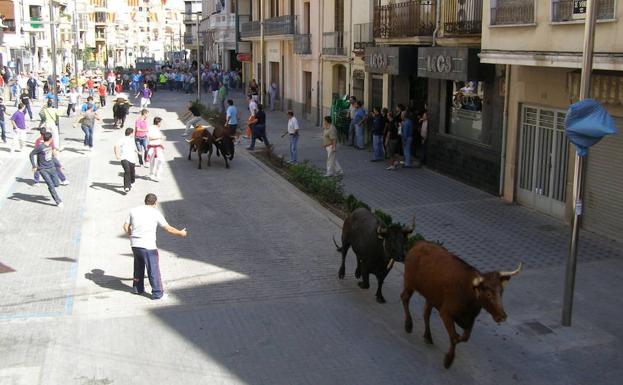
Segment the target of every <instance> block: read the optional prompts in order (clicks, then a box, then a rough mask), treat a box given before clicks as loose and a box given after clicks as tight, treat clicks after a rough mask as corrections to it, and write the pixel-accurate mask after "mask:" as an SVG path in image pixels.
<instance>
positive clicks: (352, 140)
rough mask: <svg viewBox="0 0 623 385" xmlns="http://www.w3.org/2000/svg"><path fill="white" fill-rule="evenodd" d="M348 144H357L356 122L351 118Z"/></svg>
mask: <svg viewBox="0 0 623 385" xmlns="http://www.w3.org/2000/svg"><path fill="white" fill-rule="evenodd" d="M348 145H349V146H354V145H355V123H354V122H353V121H352V120H351V121H350V124H349V125H348Z"/></svg>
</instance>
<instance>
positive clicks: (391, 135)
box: [385, 111, 401, 170]
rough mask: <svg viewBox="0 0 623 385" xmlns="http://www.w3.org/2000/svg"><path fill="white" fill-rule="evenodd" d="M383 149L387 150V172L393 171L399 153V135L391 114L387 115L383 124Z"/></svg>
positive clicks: (397, 162) (397, 163)
mask: <svg viewBox="0 0 623 385" xmlns="http://www.w3.org/2000/svg"><path fill="white" fill-rule="evenodd" d="M385 143H386V144H385V148H387V156H388V158H389V166H388V167H387V170H395V169H396V167H397V165H399V164H400V163H399V161H398V159H397V155H398V153H399V152H400V146H401V143H400V135H398V125H397V123H396V119H395V118H394V113H393V112H391V111H390V112H388V113H387V121H386V123H385Z"/></svg>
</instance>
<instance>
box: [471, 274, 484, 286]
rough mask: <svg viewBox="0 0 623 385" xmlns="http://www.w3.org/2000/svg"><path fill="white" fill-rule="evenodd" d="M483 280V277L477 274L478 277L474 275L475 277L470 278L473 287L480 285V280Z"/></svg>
mask: <svg viewBox="0 0 623 385" xmlns="http://www.w3.org/2000/svg"><path fill="white" fill-rule="evenodd" d="M484 280H485V279H484V278H483V277H481V276H478V277H476V278H474V279H473V280H472V285H474V287H476V286H478V285H480V284H481V283H482V281H484Z"/></svg>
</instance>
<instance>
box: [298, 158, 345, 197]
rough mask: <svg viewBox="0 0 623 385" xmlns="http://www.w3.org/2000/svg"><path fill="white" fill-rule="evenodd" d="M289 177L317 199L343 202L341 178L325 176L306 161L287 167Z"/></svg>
mask: <svg viewBox="0 0 623 385" xmlns="http://www.w3.org/2000/svg"><path fill="white" fill-rule="evenodd" d="M288 174H289V177H290V179H291V180H292V181H293V182H294V183H296V184H298V185H299V186H300V187H301V188H302V189H303V191H305V192H307V193H309V194H311V195H313V196H315V197H316V198H318V199H319V200H321V201H323V202H326V203H332V204H339V203H343V202H344V190H343V188H342V179H341V178H327V177H325V176H324V173H323V172H322V171H321V170H319V169H318V168H316V167H314V166H313V165H311V164H310V163H309V162H308V161H305V162H303V163H299V164H295V165H291V166H290V167H289V168H288Z"/></svg>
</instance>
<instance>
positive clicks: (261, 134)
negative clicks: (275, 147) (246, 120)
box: [249, 124, 270, 149]
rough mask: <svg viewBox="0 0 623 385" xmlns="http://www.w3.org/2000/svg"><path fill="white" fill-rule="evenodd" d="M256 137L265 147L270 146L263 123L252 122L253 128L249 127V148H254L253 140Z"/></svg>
mask: <svg viewBox="0 0 623 385" xmlns="http://www.w3.org/2000/svg"><path fill="white" fill-rule="evenodd" d="M256 139H260V140H261V141H262V142H264V145H265V146H266V147H268V146H270V143H269V142H268V138H267V137H266V126H265V125H263V124H254V125H253V128H252V129H251V146H249V148H251V149H254V148H255V140H256Z"/></svg>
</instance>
